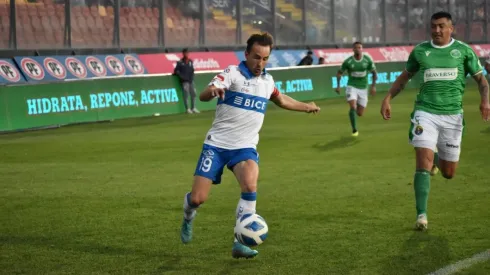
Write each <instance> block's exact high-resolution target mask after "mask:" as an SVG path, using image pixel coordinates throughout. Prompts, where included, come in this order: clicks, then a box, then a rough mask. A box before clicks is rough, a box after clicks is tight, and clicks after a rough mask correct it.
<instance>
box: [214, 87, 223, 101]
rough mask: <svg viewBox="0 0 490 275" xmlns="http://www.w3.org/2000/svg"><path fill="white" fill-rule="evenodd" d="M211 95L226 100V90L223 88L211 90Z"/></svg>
mask: <svg viewBox="0 0 490 275" xmlns="http://www.w3.org/2000/svg"><path fill="white" fill-rule="evenodd" d="M211 95H212V96H213V97H219V98H221V99H223V100H224V99H225V90H224V89H221V88H214V89H212V90H211Z"/></svg>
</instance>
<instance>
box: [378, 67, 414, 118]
mask: <svg viewBox="0 0 490 275" xmlns="http://www.w3.org/2000/svg"><path fill="white" fill-rule="evenodd" d="M412 76H413V74H412V73H409V72H408V71H406V70H404V71H403V72H402V74H401V75H399V76H398V77H397V78H396V80H395V83H393V85H392V86H391V88H390V90H389V92H388V94H387V95H386V97H385V98H384V100H383V103H382V104H381V116H383V118H384V119H385V120H388V119H390V118H391V105H390V102H391V99H393V98H394V97H395V96H397V95H398V94H399V93H400V92H401V91H402V90H403V89H405V86H406V85H407V83H408V81H409V80H410V78H412Z"/></svg>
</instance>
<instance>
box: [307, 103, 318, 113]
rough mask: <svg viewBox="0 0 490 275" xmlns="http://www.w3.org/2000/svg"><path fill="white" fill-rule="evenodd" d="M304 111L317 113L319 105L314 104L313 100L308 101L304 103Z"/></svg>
mask: <svg viewBox="0 0 490 275" xmlns="http://www.w3.org/2000/svg"><path fill="white" fill-rule="evenodd" d="M306 107H307V108H306V112H307V113H314V114H316V113H318V112H320V107H318V106H316V104H315V102H310V103H307V104H306Z"/></svg>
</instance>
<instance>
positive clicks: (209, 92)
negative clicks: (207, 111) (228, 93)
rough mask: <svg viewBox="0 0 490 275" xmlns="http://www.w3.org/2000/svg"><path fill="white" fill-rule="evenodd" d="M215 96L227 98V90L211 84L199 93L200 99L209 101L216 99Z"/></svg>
mask: <svg viewBox="0 0 490 275" xmlns="http://www.w3.org/2000/svg"><path fill="white" fill-rule="evenodd" d="M215 97H220V98H221V99H225V90H224V89H222V88H218V87H216V86H214V85H210V86H208V87H207V88H206V89H205V90H204V91H202V92H201V94H200V95H199V100H201V101H203V102H207V101H210V100H212V99H214V98H215Z"/></svg>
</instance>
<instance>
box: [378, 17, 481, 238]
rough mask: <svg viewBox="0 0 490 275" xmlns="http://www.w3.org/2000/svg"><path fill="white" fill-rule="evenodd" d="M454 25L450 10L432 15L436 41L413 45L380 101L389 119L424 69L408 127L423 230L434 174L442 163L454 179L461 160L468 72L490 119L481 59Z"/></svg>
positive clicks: (419, 224)
mask: <svg viewBox="0 0 490 275" xmlns="http://www.w3.org/2000/svg"><path fill="white" fill-rule="evenodd" d="M453 29H454V28H453V23H452V18H451V14H449V13H447V12H438V13H435V14H433V15H432V17H431V30H432V41H427V42H423V43H421V44H419V45H417V46H416V47H415V48H414V49H413V50H412V52H411V53H410V56H409V57H408V61H407V63H406V68H405V71H404V72H403V73H402V74H401V75H400V76H399V77H398V78H397V80H396V81H395V83H394V84H393V86H392V87H391V89H390V91H389V93H388V95H387V96H386V97H385V99H384V100H383V103H382V106H381V115H382V116H383V118H384V119H385V120H388V119H390V118H391V106H390V101H391V99H392V98H394V97H395V96H396V95H397V94H398V93H400V92H401V91H402V90H403V89H404V87H405V85H406V84H407V82H408V81H409V79H410V78H411V77H412V76H413V75H414V74H415V73H416V72H420V73H421V74H422V75H421V77H422V79H423V80H422V81H421V84H420V88H419V93H418V94H417V98H416V100H415V104H414V110H413V112H412V115H411V126H410V131H409V139H410V143H411V144H412V145H413V146H414V148H415V154H416V172H415V176H414V190H415V205H416V210H417V221H416V223H415V227H416V229H418V230H426V229H427V201H428V198H429V189H430V176H431V174H432V175H433V174H435V173H436V172H437V170H438V169H440V171H441V173H442V176H443V177H444V178H446V179H451V178H452V177H454V174H455V171H456V167H457V165H458V161H459V155H460V152H461V138H462V133H463V127H464V120H463V94H464V89H465V84H466V76H467V75H468V74H469V75H471V76H472V77H473V79H474V80H475V81H476V82H477V83H478V89H479V91H480V95H481V103H480V111H481V116H482V118H483V119H484V120H485V121H488V119H489V114H490V104H489V102H488V82H487V80H486V79H485V77H484V76H483V74H482V72H483V68H482V65H481V63H480V60H479V59H478V57H477V56H476V54H475V52H474V51H473V49H472V48H471V47H470V46H468V45H467V44H465V43H463V42H461V41H458V40H455V39H453V38H452V37H451V34H452V32H453ZM436 150H437V151H436ZM431 170H432V173H431Z"/></svg>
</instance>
